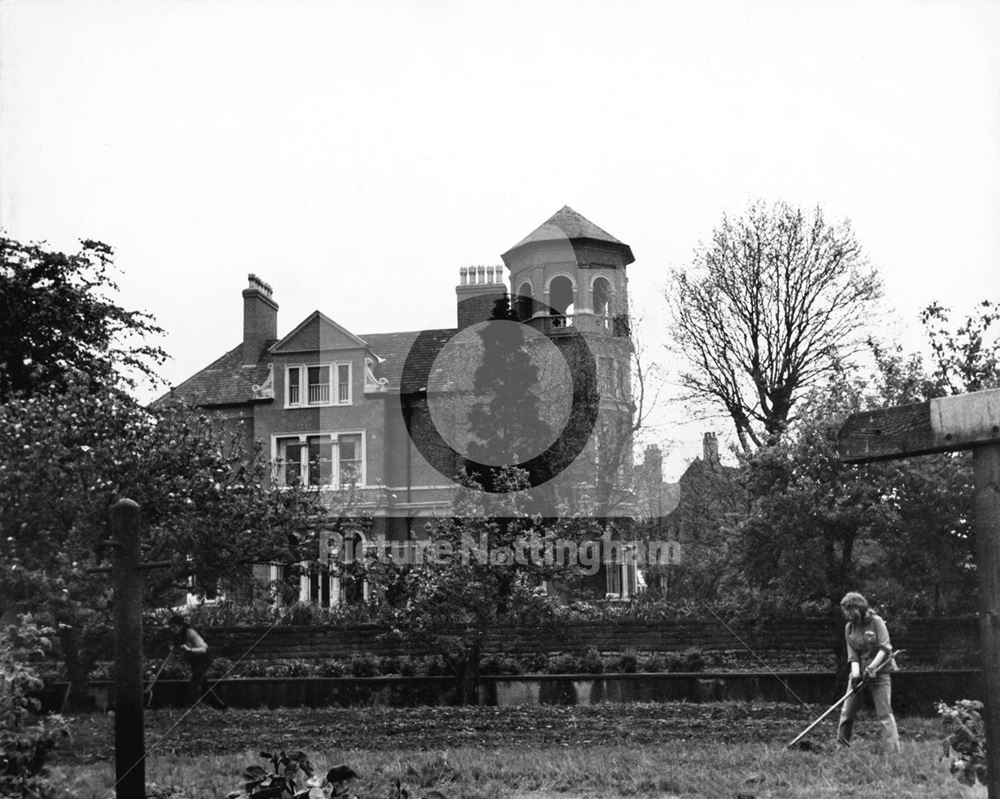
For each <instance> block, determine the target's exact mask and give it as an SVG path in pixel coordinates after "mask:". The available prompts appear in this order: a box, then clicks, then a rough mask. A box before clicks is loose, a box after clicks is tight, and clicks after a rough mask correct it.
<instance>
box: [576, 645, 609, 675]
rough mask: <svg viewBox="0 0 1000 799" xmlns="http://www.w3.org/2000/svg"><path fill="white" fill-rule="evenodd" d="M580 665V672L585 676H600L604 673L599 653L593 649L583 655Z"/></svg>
mask: <svg viewBox="0 0 1000 799" xmlns="http://www.w3.org/2000/svg"><path fill="white" fill-rule="evenodd" d="M580 665H581V667H582V668H581V671H583V672H585V673H587V674H602V673H603V672H604V661H603V660H602V659H601V653H600V652H598V651H597V650H596V649H594V648H593V647H591V648H590V649H588V650H587V651H586V652H584V653H583V660H582V661H581V663H580Z"/></svg>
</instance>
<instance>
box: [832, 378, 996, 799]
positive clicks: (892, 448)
mask: <svg viewBox="0 0 1000 799" xmlns="http://www.w3.org/2000/svg"><path fill="white" fill-rule="evenodd" d="M837 449H838V451H839V453H840V458H841V460H843V461H846V462H847V463H868V462H870V461H882V460H896V459H899V458H906V457H910V456H912V455H926V454H929V453H932V452H955V451H957V450H964V449H971V450H972V451H973V455H972V460H973V472H974V476H975V480H974V482H975V500H974V502H975V531H976V576H977V579H978V583H979V615H980V620H979V624H980V626H979V631H980V653H981V661H982V668H983V685H984V687H985V688H986V696H985V697H984V698H985V700H986V701H985V702H984V705H985V713H984V716H985V718H984V721H985V722H986V768H987V771H988V777H987V792H988V794H989V799H1000V389H991V390H989V391H976V392H972V393H969V394H959V395H957V396H954V397H941V398H939V399H932V400H928V401H927V402H921V403H917V404H914V405H901V406H899V407H896V408H881V409H878V410H874V411H865V412H863V413H855V414H853V415H852V416H850V417H849V418H848V419H847V420H846V421H845V422H844V424H843V426H842V427H841V428H840V432H839V434H838V436H837Z"/></svg>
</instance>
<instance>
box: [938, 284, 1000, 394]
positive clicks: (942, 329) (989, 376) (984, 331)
mask: <svg viewBox="0 0 1000 799" xmlns="http://www.w3.org/2000/svg"><path fill="white" fill-rule="evenodd" d="M950 316H951V313H950V311H949V310H948V309H947V308H944V307H942V306H941V305H939V304H938V303H936V302H935V303H931V305H929V306H928V307H927V308H925V309H924V310H923V312H922V313H921V315H920V319H921V321H922V322H923V324H924V329H925V330H926V331H927V337H928V339H929V341H930V345H931V350H932V352H933V356H934V373H933V377H934V380H935V381H936V384H937V389H938V391H940V393H941V394H961V393H964V392H967V391H982V390H984V389H988V388H997V387H998V386H1000V306H998V305H997V303H995V302H991V301H990V300H983V301H982V302H981V303H979V306H978V312H973V313H971V314H969V315H968V316H967V317H966V318H965V321H964V322H962V323H961V324H960V325H958V327H956V328H954V329H952V326H951V321H950Z"/></svg>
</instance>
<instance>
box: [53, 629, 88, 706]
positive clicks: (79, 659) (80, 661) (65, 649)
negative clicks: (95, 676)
mask: <svg viewBox="0 0 1000 799" xmlns="http://www.w3.org/2000/svg"><path fill="white" fill-rule="evenodd" d="M59 644H60V646H61V648H62V657H63V663H64V664H65V665H66V677H67V679H68V680H69V695H68V697H67V704H68V706H69V709H70V710H75V711H84V710H89V709H90V705H91V703H92V701H93V699H92V697H90V696H89V695H88V692H87V689H88V687H89V684H90V679H89V676H88V675H89V672H90V668H89V665H88V663H87V662H86V661H85V659H84V658H83V656H82V654H81V652H80V634H79V631H78V630H77V627H76V626H75V625H72V624H60V625H59Z"/></svg>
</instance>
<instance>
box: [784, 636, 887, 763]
mask: <svg viewBox="0 0 1000 799" xmlns="http://www.w3.org/2000/svg"><path fill="white" fill-rule="evenodd" d="M902 652H903V650H902V649H897V650H895V651H894V652H892V654H890V655H889V657H887V658H886V659H885V660H884V661H883V662H882V664H881V665H880V666H879V667H878V668H877V669H875V673H876V674H878V673H879V672H880V671H882V669H884V668H885V667H886V666H888V665H889V664H890V663H892V662H893V660H894V659H895V658H896V656H897V655H899V654H901V653H902ZM867 682H868V681H867V678H866V677H865V678H862V680H861V682H859V683H858V684H857V685H855V686H854V687H853V688H851V687H850V683H848V689H847V693H846V694H844V695H843V696H842V697H840V699H838V700H837V701H836V702H834V703H833V704H832V705H830V707H828V708H827V709H826V710H825V711H824V712H823V715H821V716H820V717H819V718H818V719H816V721H814V722H813V723H812V724H810V725H809V726H808V727H806V728H805V729H804V730H802V732H800V733H799V734H798V735H796V736H795V737H794V738H793V739H792V740H791V741H789V742H788V744H787V745H786V747H785V748H786V749H791V748H792V747H793V746H795V744H797V743H798V742H799V741H801V740H802V739H803V738H805V737H806V735H808V734H809V732H810V731H811V730H812V729H813V728H814V727H815V726H816V725H817V724H819V723H820V722H821V721H823V719H825V718H826V717H827V716H829V715H830V714H831V713H833V711H835V710H837V709H838V708H839V707H840V706H841V705H842V704H844V702H846V701H847V700H848V699H850V698H851V697H852V696H854V695H855V694H856V693H858V691H860V690H861V689H862V688H864V687H865V685H866V684H867Z"/></svg>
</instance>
